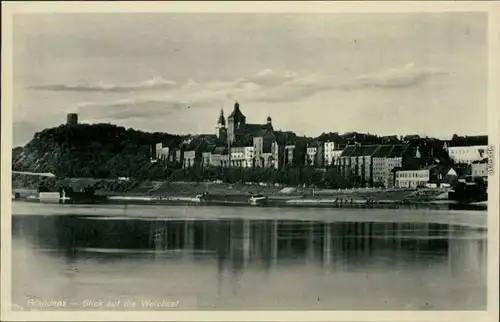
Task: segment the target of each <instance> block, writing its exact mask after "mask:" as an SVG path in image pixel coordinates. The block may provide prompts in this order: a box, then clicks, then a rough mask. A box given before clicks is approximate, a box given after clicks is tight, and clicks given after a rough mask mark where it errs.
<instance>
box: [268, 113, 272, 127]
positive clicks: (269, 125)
mask: <svg viewBox="0 0 500 322" xmlns="http://www.w3.org/2000/svg"><path fill="white" fill-rule="evenodd" d="M267 126H268V127H269V128H271V129H272V128H273V119H272V118H271V115H269V116H268V117H267Z"/></svg>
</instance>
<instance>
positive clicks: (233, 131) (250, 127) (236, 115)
mask: <svg viewBox="0 0 500 322" xmlns="http://www.w3.org/2000/svg"><path fill="white" fill-rule="evenodd" d="M221 115H222V114H221ZM219 123H221V120H220V117H219V121H218V124H219ZM266 129H270V130H273V125H272V119H271V117H270V116H268V117H267V119H266V123H263V124H256V123H247V121H246V116H245V115H244V114H243V112H242V111H241V108H240V104H239V103H238V102H235V103H234V109H233V111H232V112H231V114H230V115H229V116H228V118H227V141H228V143H230V144H232V143H234V142H236V141H239V140H241V139H243V138H244V137H245V136H253V135H255V133H256V132H259V131H261V130H266Z"/></svg>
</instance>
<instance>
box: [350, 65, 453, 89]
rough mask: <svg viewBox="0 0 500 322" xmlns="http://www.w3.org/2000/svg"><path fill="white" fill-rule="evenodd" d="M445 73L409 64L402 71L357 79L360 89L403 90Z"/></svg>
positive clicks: (383, 72)
mask: <svg viewBox="0 0 500 322" xmlns="http://www.w3.org/2000/svg"><path fill="white" fill-rule="evenodd" d="M445 74H446V73H445V72H444V71H441V70H439V69H435V68H417V67H415V64H414V63H409V64H407V65H406V66H405V67H403V68H401V69H387V70H383V71H380V72H378V73H373V74H366V75H362V76H359V77H357V79H356V80H357V84H358V86H360V87H381V88H402V87H412V86H415V85H419V84H421V83H423V82H424V81H426V80H427V79H428V78H429V77H431V76H436V75H445Z"/></svg>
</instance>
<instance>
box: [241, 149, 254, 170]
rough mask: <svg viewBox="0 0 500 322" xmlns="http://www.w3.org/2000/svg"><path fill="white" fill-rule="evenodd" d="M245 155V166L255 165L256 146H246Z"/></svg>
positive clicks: (251, 166)
mask: <svg viewBox="0 0 500 322" xmlns="http://www.w3.org/2000/svg"><path fill="white" fill-rule="evenodd" d="M243 155H244V158H245V162H244V164H243V167H245V168H253V167H254V166H255V163H256V160H255V148H254V146H245V149H244V152H243Z"/></svg>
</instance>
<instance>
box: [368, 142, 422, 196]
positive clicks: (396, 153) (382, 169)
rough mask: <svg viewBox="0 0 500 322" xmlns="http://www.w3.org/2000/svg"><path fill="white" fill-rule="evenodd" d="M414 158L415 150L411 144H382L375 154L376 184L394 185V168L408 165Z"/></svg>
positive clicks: (374, 175)
mask: <svg viewBox="0 0 500 322" xmlns="http://www.w3.org/2000/svg"><path fill="white" fill-rule="evenodd" d="M413 158H414V155H413V150H412V148H411V147H410V145H409V144H395V145H382V146H381V147H380V149H378V151H377V152H375V154H374V155H373V160H372V167H373V170H372V171H373V183H374V185H377V186H383V187H392V186H393V185H394V175H393V169H395V168H398V167H399V168H400V167H403V166H405V165H407V164H408V163H409V161H410V160H412V159H413Z"/></svg>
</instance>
